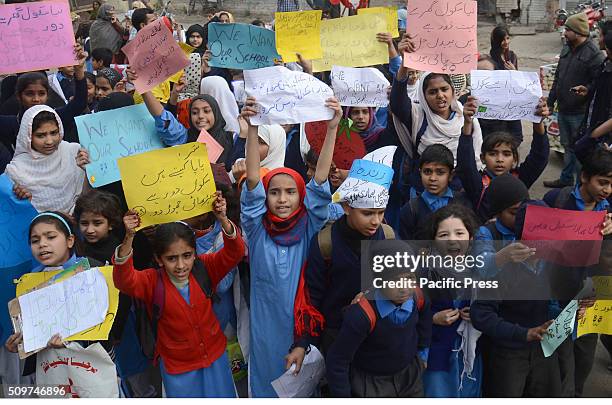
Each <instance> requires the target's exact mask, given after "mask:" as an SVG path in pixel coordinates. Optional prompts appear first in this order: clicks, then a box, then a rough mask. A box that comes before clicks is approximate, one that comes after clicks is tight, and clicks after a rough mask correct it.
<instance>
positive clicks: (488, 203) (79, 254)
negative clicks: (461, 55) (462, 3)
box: [0, 2, 612, 398]
mask: <svg viewBox="0 0 612 405" xmlns="http://www.w3.org/2000/svg"><path fill="white" fill-rule="evenodd" d="M96 3H97V4H96V6H97V7H96V15H95V16H94V17H92V20H95V21H94V23H93V24H92V25H91V30H90V31H89V34H87V31H86V30H83V29H79V30H78V34H79V36H80V39H81V40H85V43H86V47H85V48H87V49H85V48H84V47H83V46H82V45H80V44H77V45H75V48H74V53H75V55H76V59H77V60H78V64H77V65H75V66H74V67H69V68H61V69H59V71H58V72H57V73H53V74H50V75H49V76H47V73H46V72H28V73H22V74H19V75H17V77H11V76H9V77H7V78H4V79H3V82H2V94H1V96H2V100H8V101H4V103H5V104H3V105H1V106H0V111H1V112H2V113H3V114H4V115H0V172H2V173H4V174H5V175H6V176H8V178H10V180H11V182H12V183H13V192H14V195H15V196H16V197H17V198H18V199H21V200H24V199H28V200H29V201H31V203H32V205H33V206H34V208H35V209H36V210H37V211H38V212H39V214H38V215H37V216H36V217H35V218H34V219H33V220H32V222H31V224H30V226H29V233H28V238H29V239H28V241H25V240H24V241H23V243H29V245H30V248H31V251H32V255H33V257H34V259H35V260H36V261H37V262H38V265H37V266H36V267H35V268H33V269H32V270H31V271H32V272H40V271H48V270H52V269H57V268H58V267H59V268H68V267H70V266H72V265H74V264H76V263H77V262H78V261H79V260H80V259H81V258H88V260H89V262H90V264H91V267H95V266H99V265H104V264H108V265H113V266H114V267H113V281H114V284H115V287H116V288H117V289H118V290H119V291H120V298H119V308H118V310H117V314H116V317H115V320H114V324H113V327H112V330H111V332H110V335H109V338H108V340H106V341H101V342H100V344H102V346H103V347H104V349H105V350H106V352H107V353H108V355H109V356H110V358H111V359H112V360H113V361H114V363H115V364H116V368H117V375H118V377H119V381H120V386H121V393H122V394H121V395H123V396H127V397H158V396H162V395H164V396H166V397H237V396H249V397H276V396H277V395H278V394H277V391H276V390H275V388H274V387H273V385H272V382H273V381H274V380H276V379H278V378H279V377H281V376H282V375H283V374H284V373H285V372H286V371H287V370H289V369H290V368H292V367H293V370H294V374H295V375H298V376H299V373H300V371H301V369H302V366H303V364H304V361H305V359H306V358H307V356H309V355H310V353H311V352H312V350H314V348H316V349H318V351H320V352H321V353H322V355H323V357H324V364H325V369H326V373H325V377H324V378H323V379H322V381H321V382H319V384H318V388H317V389H316V390H314V391H313V392H312V393H311V395H312V396H323V397H329V396H333V397H429V398H438V397H482V396H485V397H521V396H539V397H545V396H550V397H561V396H565V397H573V396H582V395H586V394H588V393H585V392H584V385H585V381H586V379H587V377H588V375H589V373H590V371H591V368H592V365H593V358H594V356H595V347H596V346H597V342H598V335H597V334H589V335H584V336H581V337H579V338H576V337H575V336H570V337H569V338H568V339H567V340H566V341H565V342H564V343H563V344H562V345H561V346H560V347H559V348H558V349H557V350H556V351H555V352H554V353H553V354H552V355H551V356H548V357H545V356H544V353H543V351H542V348H541V346H540V341H541V340H542V339H543V338H544V336H545V334H546V329H547V328H548V326H549V325H550V324H551V323H552V320H554V319H555V317H556V315H557V314H558V313H559V312H560V309H562V308H563V307H564V306H565V304H567V302H569V300H571V299H572V298H573V297H574V296H575V295H576V294H577V293H578V292H579V291H580V290H581V288H582V285H583V282H584V281H585V279H586V278H587V277H588V276H590V275H593V274H600V275H608V276H612V269H611V268H610V266H609V260H608V261H606V260H605V255H606V253H605V252H608V254H609V248H607V246H608V245H607V243H609V242H608V240H609V238H610V235H611V234H612V214H611V213H612V208H611V206H610V201H612V150H611V149H610V147H611V145H612V142H611V134H612V132H611V129H612V125H611V124H610V123H611V119H612V110H611V108H612V103H611V102H610V101H611V100H612V99H611V98H610V94H612V93H611V92H610V86H612V81H610V77H609V72H610V66H611V64H612V61H611V60H610V57H611V56H612V31H610V28H612V26H611V25H610V24H609V23H608V24H603V25H602V26H601V28H600V38H601V41H600V46H601V52H602V55H603V53H606V59H605V61H604V62H603V63H602V66H601V67H600V68H599V70H600V71H601V75H600V76H598V77H597V79H596V80H595V81H594V82H593V83H588V82H584V83H582V82H578V81H575V82H572V83H573V85H574V86H583V87H584V89H583V88H581V89H580V91H576V92H575V93H576V94H575V95H573V97H582V98H583V100H582V102H583V103H585V104H586V105H588V106H590V108H588V109H587V113H586V114H585V120H584V123H583V127H582V128H581V131H579V133H576V134H573V135H574V137H575V141H576V145H575V150H576V155H577V156H578V158H579V160H580V161H581V163H582V168H581V172H580V176H579V178H578V181H577V182H576V184H572V185H568V186H567V187H565V188H558V189H555V190H552V191H550V192H548V193H547V194H546V195H545V196H543V198H541V199H536V198H533V197H534V196H530V192H529V189H530V188H531V186H532V185H533V184H534V183H535V182H536V181H537V180H538V178H539V177H540V175H541V174H542V172H543V171H544V170H545V168H546V167H547V164H548V158H549V143H548V139H549V138H548V134H547V130H546V127H545V125H544V122H543V121H541V122H539V123H534V124H533V135H532V140H531V146H530V149H529V153H528V155H527V156H526V158H525V159H524V160H522V159H521V157H520V156H519V145H520V143H521V142H522V141H523V130H522V128H521V123H520V121H518V122H517V121H512V122H504V121H495V120H482V119H478V118H475V117H474V115H475V114H476V113H477V111H478V107H479V100H478V99H477V98H476V97H474V96H473V95H472V94H470V92H469V86H466V85H465V83H466V77H465V75H448V74H441V73H431V72H418V71H415V70H413V69H410V68H408V67H406V66H405V65H404V64H403V60H402V58H403V57H404V55H405V54H406V53H410V52H414V51H415V49H416V46H415V43H414V42H413V40H412V37H411V35H410V32H409V30H408V33H405V32H403V31H402V36H401V37H400V39H399V41H393V39H392V38H391V34H388V33H380V34H379V35H378V36H377V38H378V40H379V41H380V42H383V43H385V44H387V45H388V47H389V63H388V64H386V65H381V66H376V68H377V69H379V70H380V71H381V72H382V73H383V74H385V75H386V76H387V77H388V78H390V79H391V82H392V85H391V88H390V89H389V101H390V103H389V107H388V108H378V109H377V108H375V107H371V106H363V107H341V105H340V103H339V102H338V100H336V98H333V97H332V98H329V99H327V100H326V102H325V106H326V107H327V108H328V109H329V110H330V111H331V116H332V118H331V119H329V120H328V121H327V122H326V131H325V138H324V140H323V144H322V147H321V148H320V149H319V150H317V151H315V150H314V149H311V148H310V147H309V145H308V142H307V141H306V135H305V133H304V129H303V125H302V124H297V125H261V126H257V125H253V124H252V122H251V119H252V117H254V116H255V115H256V114H257V112H258V108H259V106H258V103H257V100H256V99H255V98H254V97H251V96H249V97H248V98H246V101H245V100H240V99H238V98H237V97H235V96H234V83H233V79H237V78H240V75H241V72H239V71H234V70H229V69H221V68H216V67H210V66H209V64H208V62H209V60H210V51H209V50H208V49H207V37H208V25H207V24H208V23H210V22H219V23H230V22H233V17H232V16H231V14H229V13H227V12H221V13H218V15H216V16H211V18H210V21H209V22H207V23H206V24H202V25H200V24H195V25H192V26H191V27H189V28H188V29H187V30H186V35H184V37H183V35H182V34H180V35H177V39H179V40H180V39H182V38H184V40H185V41H186V42H187V43H188V44H189V45H191V46H192V47H193V48H194V50H193V53H192V54H191V57H190V61H191V62H192V66H193V67H194V69H192V70H193V73H188V72H189V68H187V69H186V71H185V75H187V74H195V75H196V79H197V82H200V86H199V88H189V87H188V84H187V79H186V77H183V78H182V79H181V80H179V81H178V82H177V83H170V81H166V82H164V83H161V84H160V85H158V86H156V87H155V88H154V89H153V90H151V91H148V92H145V93H144V94H137V93H135V92H134V86H133V85H132V82H133V81H134V80H136V79H137V73H136V72H135V71H134V70H133V69H131V68H130V67H128V68H127V69H126V74H125V76H123V75H122V73H120V72H119V71H118V70H116V69H115V67H116V66H115V65H114V64H116V63H123V62H125V63H129V61H127V60H125V55H123V54H122V53H121V50H120V48H121V45H122V44H124V43H125V41H127V40H128V39H130V38H133V37H134V35H135V33H137V32H138V31H140V30H141V29H143V28H144V27H145V26H146V25H147V24H150V23H152V22H153V21H155V20H156V19H157V18H161V17H158V15H157V14H156V12H155V11H154V10H152V9H150V8H148V7H146V6H145V5H144V4H140V2H136V3H139V4H138V5H137V7H135V9H134V10H131V11H130V13H129V14H130V22H131V25H130V27H129V28H133V31H134V32H130V29H126V28H125V27H123V26H121V24H119V23H118V20H117V16H116V15H115V13H114V8H113V6H111V5H108V4H102V5H100V3H99V2H96ZM324 16H325V18H327V13H324ZM164 18H166V19H167V17H164ZM404 18H405V17H404ZM572 24H576V22H575V21H574V20H572ZM253 25H258V26H264V27H265V26H266V24H265V23H263V22H261V21H254V22H253ZM570 25H571V24H570ZM169 26H171V27H173V28H176V27H177V25H176V24H170V25H169ZM572 27H573V26H572ZM570 28H571V27H570ZM77 39H79V38H77ZM509 40H510V37H509V32H508V30H507V29H506V28H504V27H501V26H500V27H497V28H495V29H494V30H493V32H492V35H491V50H490V56H489V55H485V54H481V55H480V56H479V61H478V69H479V70H498V69H499V70H516V69H518V57H517V55H516V54H515V53H514V52H512V51H510V49H509ZM79 43H80V42H79ZM602 57H603V56H602ZM196 66H197V67H196ZM287 67H289V68H291V69H292V70H300V71H304V72H306V73H310V74H312V73H311V72H310V70H311V65H310V62H309V61H306V60H304V59H303V58H301V57H300V58H299V62H298V63H292V64H287ZM317 76H318V77H319V78H320V79H321V80H327V81H329V77H326V76H327V75H325V74H323V75H321V74H317ZM11 83H12V85H11ZM5 84H6V85H5ZM55 84H57V85H55ZM196 87H197V86H196ZM186 94H187V96H188V97H187V96H185V95H186ZM580 94H583V95H580ZM11 99H13V100H16V105H17V107H16V108H15V107H14V106H13V107H11V105H10V104H9V101H10V100H11ZM139 102H144V104H145V105H146V107H147V109H148V111H149V113H150V114H151V116H152V117H153V118H154V121H155V128H156V131H157V134H158V135H159V138H160V139H161V141H162V142H163V144H164V145H166V146H175V145H182V144H185V143H189V142H195V141H196V139H197V138H198V136H199V135H200V132H201V131H202V130H205V131H207V132H208V133H209V134H210V135H211V136H212V138H214V140H215V141H216V142H217V143H218V144H219V145H220V146H221V148H222V151H221V155H220V157H219V159H218V162H219V164H213V165H212V166H213V169H214V170H213V172H214V181H215V185H216V189H217V190H218V191H217V193H216V194H215V199H214V202H213V210H212V212H210V213H207V214H203V215H200V216H198V217H195V218H182V220H181V221H179V222H173V223H165V224H160V225H156V226H149V227H145V228H143V229H140V230H138V229H139V228H140V222H141V218H140V217H139V215H138V214H137V213H136V212H135V211H132V210H130V207H128V204H127V202H126V200H125V196H124V193H123V189H122V184H121V182H120V181H119V182H115V183H111V184H108V185H105V186H103V187H98V188H93V189H92V187H91V186H90V185H89V182H88V181H87V178H86V175H85V166H86V165H87V164H89V163H90V157H89V153H88V151H87V150H86V149H85V148H84V147H82V146H81V145H80V144H79V134H78V132H77V130H76V124H75V122H74V119H75V117H77V116H79V115H83V114H90V113H95V112H100V111H108V110H112V109H117V108H122V107H126V106H130V105H133V104H134V103H139ZM13 104H15V102H14V101H13ZM551 108H552V106H549V105H548V104H547V100H546V99H545V98H542V99H541V100H540V103H539V105H538V107H537V109H536V111H535V115H536V116H539V117H542V119H545V118H547V117H548V116H549V115H550V114H551ZM593 112H595V114H594V113H593ZM348 122H350V123H352V124H351V125H352V127H351V131H352V133H354V134H356V136H358V137H359V139H360V140H361V142H363V145H364V147H365V151H366V152H365V153H364V155H363V156H355V157H354V158H355V160H354V162H353V165H352V167H351V168H348V167H339V166H338V165H339V162H337V161H336V162H335V161H334V148H335V145H336V136H337V134H338V133H339V127H340V128H341V127H342V126H343V125H345V124H346V123H348ZM304 124H305V123H304ZM347 125H348V124H347ZM127 135H128V136H129V134H127ZM152 164H155V163H154V162H152ZM362 165H367V167H369V168H371V169H372V170H376V173H377V176H378V174H380V176H378V177H376V178H373V177H367V176H366V177H364V175H363V169H362V168H360V167H361V166H362ZM363 190H367V191H365V192H364V191H363ZM533 205H535V206H543V207H553V208H561V209H565V210H573V211H606V212H607V214H606V216H605V219H604V221H603V222H602V223H601V224H600V227H599V229H598V232H599V233H600V234H601V235H602V236H603V238H604V244H603V247H602V253H601V255H602V260H601V261H600V264H599V265H595V266H590V267H584V268H576V267H572V268H563V269H560V268H559V267H560V266H556V267H555V266H552V268H551V266H548V267H546V264H545V263H543V261H542V260H540V261H537V260H535V258H534V255H535V249H534V248H533V247H530V246H528V245H527V244H524V243H521V237H522V233H523V232H522V230H523V227H524V226H525V216H526V210H527V207H528V206H533ZM137 230H138V231H137ZM400 239H402V240H413V241H425V242H424V244H423V246H425V249H426V250H427V251H428V252H429V254H435V255H441V256H450V257H455V258H461V257H465V256H468V255H476V254H479V255H482V257H483V258H484V266H483V267H482V268H476V267H469V268H467V269H458V268H454V267H452V266H450V267H449V266H445V265H444V266H439V265H431V266H430V265H427V266H426V265H423V266H421V267H420V268H418V269H416V271H415V272H408V273H406V272H403V271H401V269H399V268H394V267H393V266H388V268H387V269H386V270H385V272H384V274H383V275H382V279H383V280H384V281H385V282H387V283H388V284H387V285H393V283H395V285H399V284H398V283H397V282H398V281H399V280H401V279H406V278H408V279H412V280H416V279H417V278H424V279H427V280H430V281H432V282H433V281H443V280H445V279H451V278H454V277H457V276H461V277H468V276H470V277H474V278H480V279H496V280H500V282H501V283H504V286H505V288H510V289H513V290H514V291H522V292H524V293H525V296H526V297H528V298H527V299H523V300H517V299H512V300H509V299H507V297H505V298H506V299H504V297H503V296H501V295H499V296H497V295H493V296H491V297H486V299H483V298H482V297H480V298H479V297H478V296H477V294H475V293H474V292H473V291H471V290H470V289H456V288H429V287H426V288H422V289H420V288H412V287H406V286H403V287H396V288H391V287H386V288H377V289H376V290H375V291H374V290H372V291H365V289H364V288H363V275H364V273H363V272H364V269H363V266H362V260H363V257H362V254H363V252H364V251H363V250H362V246H366V245H365V244H364V242H372V243H374V244H373V245H372V246H373V247H372V254H377V255H387V254H388V255H393V254H394V252H398V251H408V252H411V254H414V255H416V254H418V251H417V250H414V249H415V248H414V246H411V245H408V244H407V243H405V242H403V241H401V240H400ZM608 259H609V257H608ZM541 267H545V269H544V270H541V271H540V270H539V269H540V268H541ZM371 270H372V269H369V268H368V269H365V271H366V273H367V272H369V271H371ZM563 270H565V271H563ZM597 272H598V273H597ZM543 274H545V275H546V276H544V275H543ZM553 279H554V283H552V284H550V283H551V280H553ZM427 285H429V284H427ZM2 288H14V287H13V286H3V287H2ZM551 289H559V290H563V291H562V292H563V294H561V295H562V296H563V297H564V298H563V299H559V300H557V301H552V300H549V299H548V298H547V297H546V298H542V299H540V300H537V299H534V295H537V294H538V293H540V296H541V297H545V296H546V294H544V293H543V291H548V290H551ZM530 291H531V292H533V295H529V292H530ZM500 294H501V293H500ZM554 305H556V307H555V306H554ZM592 305H593V301H592V300H587V299H583V300H580V310H579V311H578V318H580V317H581V316H582V315H583V314H584V310H585V309H586V308H587V307H589V306H592ZM554 308H557V309H556V310H555V309H554ZM555 311H556V312H555ZM143 319H145V320H146V322H150V323H151V325H152V329H153V330H154V334H155V336H154V337H153V342H152V343H151V341H150V340H147V339H145V337H143V333H142V320H143ZM63 338H65V336H63V337H62V336H54V337H53V338H52V339H51V340H50V341H49V343H48V347H49V348H61V347H64V341H63V340H62V339H63ZM22 340H23V337H22V336H21V334H20V333H15V334H12V335H11V336H10V337H9V338H8V340H7V341H6V342H3V343H4V347H2V348H1V349H0V378H1V379H2V382H3V384H4V385H6V384H13V383H14V384H17V383H20V384H26V383H31V382H33V379H34V376H35V369H36V362H35V359H36V355H33V356H30V357H28V358H27V359H26V360H25V361H23V360H20V359H19V357H18V355H17V351H18V345H19V344H20V343H21V342H22ZM236 341H237V342H238V345H239V347H240V352H241V356H239V357H240V358H241V359H240V361H241V362H242V363H243V365H244V364H247V365H248V366H246V367H247V370H246V372H247V375H248V377H247V380H242V381H241V380H240V378H239V377H237V375H236V369H235V367H234V365H235V364H234V360H235V359H234V358H233V352H232V354H231V355H230V351H229V347H230V345H231V344H232V342H236ZM601 341H602V343H603V344H604V345H605V347H606V348H607V349H608V351H609V352H610V353H611V356H612V336H606V335H601ZM79 343H80V344H81V345H83V346H88V345H91V344H93V343H95V342H79ZM230 356H232V359H230ZM238 368H240V367H238ZM17 370H18V371H17ZM238 371H240V370H238ZM242 371H245V370H244V369H243V370H242ZM296 378H297V377H296ZM160 381H161V383H160Z"/></svg>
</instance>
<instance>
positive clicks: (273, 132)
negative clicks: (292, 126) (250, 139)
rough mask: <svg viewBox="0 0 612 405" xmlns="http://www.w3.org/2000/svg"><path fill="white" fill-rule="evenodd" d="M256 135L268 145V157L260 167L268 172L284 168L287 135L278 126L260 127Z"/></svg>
mask: <svg viewBox="0 0 612 405" xmlns="http://www.w3.org/2000/svg"><path fill="white" fill-rule="evenodd" d="M257 134H258V135H259V137H260V138H261V139H263V140H264V142H265V143H266V144H267V145H268V155H267V156H266V158H265V159H264V160H262V161H261V164H260V166H261V167H266V168H268V169H270V170H273V169H276V168H279V167H284V166H285V145H286V143H287V134H286V133H285V130H284V129H283V127H281V126H280V125H260V126H259V129H258V131H257Z"/></svg>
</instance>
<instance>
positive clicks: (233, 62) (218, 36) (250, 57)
mask: <svg viewBox="0 0 612 405" xmlns="http://www.w3.org/2000/svg"><path fill="white" fill-rule="evenodd" d="M208 49H210V53H211V59H210V62H209V63H208V65H209V66H214V67H221V68H230V69H242V70H249V69H260V68H264V67H269V66H274V60H275V59H276V60H279V59H280V58H281V57H280V55H279V54H278V52H276V38H275V35H274V31H270V30H268V29H266V28H261V27H257V26H255V25H249V24H220V23H212V24H208Z"/></svg>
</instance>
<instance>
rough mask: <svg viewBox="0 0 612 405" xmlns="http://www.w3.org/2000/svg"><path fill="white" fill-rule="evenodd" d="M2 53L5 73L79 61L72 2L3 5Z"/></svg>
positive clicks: (0, 63) (0, 24)
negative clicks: (75, 52) (76, 51)
mask: <svg viewBox="0 0 612 405" xmlns="http://www.w3.org/2000/svg"><path fill="white" fill-rule="evenodd" d="M0 54H2V58H0V74H2V75H4V74H9V73H19V72H30V71H36V70H45V69H48V68H54V67H61V66H73V65H76V64H77V63H78V61H77V59H76V57H75V55H74V31H73V30H72V20H71V17H70V6H69V5H68V2H66V1H62V0H60V1H40V2H33V3H19V4H7V5H0Z"/></svg>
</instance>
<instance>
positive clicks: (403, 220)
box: [400, 144, 471, 240]
mask: <svg viewBox="0 0 612 405" xmlns="http://www.w3.org/2000/svg"><path fill="white" fill-rule="evenodd" d="M454 166H455V159H454V157H453V152H451V151H450V149H448V148H447V147H446V146H444V145H441V144H435V145H430V146H428V147H427V148H426V149H425V150H424V151H423V154H422V155H421V159H420V161H419V173H420V175H421V182H422V183H423V187H424V188H425V191H423V193H421V195H420V196H417V197H413V198H411V199H410V201H409V202H408V203H406V204H405V205H404V206H403V207H402V209H401V211H400V237H401V238H402V239H404V240H414V239H421V237H422V234H423V232H424V228H425V225H426V223H427V220H428V219H429V218H430V217H431V214H433V213H434V212H436V211H437V210H439V209H440V208H442V207H445V206H447V205H448V204H449V203H450V202H451V201H454V202H457V203H459V204H461V205H465V206H467V207H470V208H471V204H470V202H469V201H468V200H467V199H466V198H465V197H464V196H463V194H462V193H457V192H453V190H452V189H451V188H450V187H449V184H450V182H451V180H452V179H453V175H454V172H455V167H454Z"/></svg>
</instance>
